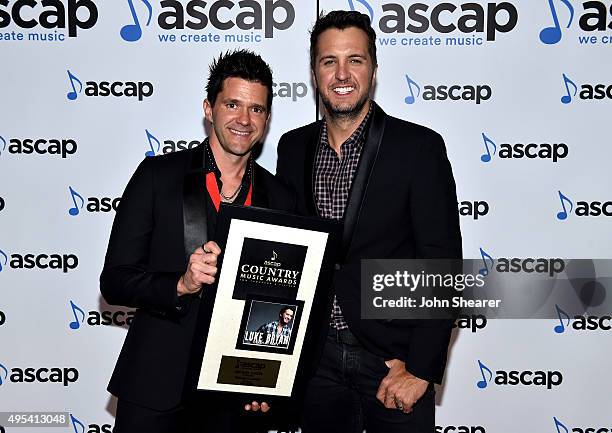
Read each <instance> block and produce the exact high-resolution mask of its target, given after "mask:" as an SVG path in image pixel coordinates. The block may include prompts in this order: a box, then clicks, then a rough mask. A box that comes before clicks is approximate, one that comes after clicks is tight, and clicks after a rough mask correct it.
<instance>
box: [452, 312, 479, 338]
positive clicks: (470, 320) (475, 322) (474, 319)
mask: <svg viewBox="0 0 612 433" xmlns="http://www.w3.org/2000/svg"><path fill="white" fill-rule="evenodd" d="M486 327H487V318H486V317H485V316H483V315H482V314H472V315H466V314H459V316H458V317H457V320H456V321H455V323H454V324H453V328H458V329H469V330H471V331H472V333H474V334H475V333H476V332H478V331H480V330H482V329H484V328H486Z"/></svg>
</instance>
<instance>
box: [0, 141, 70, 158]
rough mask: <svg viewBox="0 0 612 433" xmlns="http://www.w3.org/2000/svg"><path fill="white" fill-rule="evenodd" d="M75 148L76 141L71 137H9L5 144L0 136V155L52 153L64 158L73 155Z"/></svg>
mask: <svg viewBox="0 0 612 433" xmlns="http://www.w3.org/2000/svg"><path fill="white" fill-rule="evenodd" d="M77 148H78V146H77V142H76V140H74V139H72V138H9V141H8V145H7V142H6V140H5V139H4V138H3V137H1V136H0V155H2V154H3V153H9V154H12V155H33V154H36V155H53V156H58V157H61V158H62V159H66V158H67V157H68V155H74V154H75V153H76V151H77ZM5 151H6V152H5Z"/></svg>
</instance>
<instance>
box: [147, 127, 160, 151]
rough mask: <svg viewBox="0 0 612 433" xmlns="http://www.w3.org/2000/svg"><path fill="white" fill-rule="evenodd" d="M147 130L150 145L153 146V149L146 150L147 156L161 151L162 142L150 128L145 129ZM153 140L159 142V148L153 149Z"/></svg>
mask: <svg viewBox="0 0 612 433" xmlns="http://www.w3.org/2000/svg"><path fill="white" fill-rule="evenodd" d="M145 132H146V133H147V140H149V146H150V147H151V150H147V151H146V152H145V156H155V154H156V153H157V152H159V148H160V146H161V144H160V142H159V140H158V139H157V138H155V136H154V135H153V134H151V133H150V132H149V130H148V129H145ZM153 142H155V143H157V149H153Z"/></svg>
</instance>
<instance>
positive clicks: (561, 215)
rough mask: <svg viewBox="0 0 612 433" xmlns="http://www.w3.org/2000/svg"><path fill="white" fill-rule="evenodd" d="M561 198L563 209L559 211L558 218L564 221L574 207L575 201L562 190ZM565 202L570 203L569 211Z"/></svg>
mask: <svg viewBox="0 0 612 433" xmlns="http://www.w3.org/2000/svg"><path fill="white" fill-rule="evenodd" d="M559 199H560V200H561V207H563V210H562V211H560V212H557V219H560V220H561V221H563V220H564V219H566V218H567V215H568V212H571V211H572V209H574V203H573V202H572V201H571V200H570V199H569V198H567V197H566V196H564V195H563V193H562V192H561V191H559ZM565 203H568V204H569V206H570V208H569V211H568V210H567V208H566V207H565Z"/></svg>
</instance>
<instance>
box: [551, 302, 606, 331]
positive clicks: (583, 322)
mask: <svg viewBox="0 0 612 433" xmlns="http://www.w3.org/2000/svg"><path fill="white" fill-rule="evenodd" d="M555 310H556V313H557V317H558V318H559V324H558V325H555V327H554V328H553V329H554V331H555V332H556V333H557V334H563V333H564V332H565V331H566V330H567V329H574V330H575V331H610V330H612V317H611V316H574V317H573V320H572V319H571V318H570V316H569V314H567V313H566V312H565V311H564V310H563V309H562V308H561V307H559V306H558V305H555Z"/></svg>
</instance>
